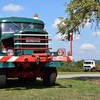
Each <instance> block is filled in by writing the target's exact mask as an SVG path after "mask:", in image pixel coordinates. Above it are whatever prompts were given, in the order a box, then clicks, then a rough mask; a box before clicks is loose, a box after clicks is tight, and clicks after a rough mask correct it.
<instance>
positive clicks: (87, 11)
mask: <svg viewBox="0 0 100 100" xmlns="http://www.w3.org/2000/svg"><path fill="white" fill-rule="evenodd" d="M66 5H67V8H66V10H65V12H66V13H68V16H67V18H63V17H60V18H59V19H60V21H61V22H60V23H59V24H58V33H60V34H61V35H64V36H65V37H64V38H66V39H67V37H68V32H69V30H71V31H73V32H75V33H80V29H81V28H84V27H85V25H86V23H87V22H89V23H92V24H94V22H96V26H95V27H96V28H98V29H100V0H70V3H69V4H66Z"/></svg>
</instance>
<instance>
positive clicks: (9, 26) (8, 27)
mask: <svg viewBox="0 0 100 100" xmlns="http://www.w3.org/2000/svg"><path fill="white" fill-rule="evenodd" d="M1 27H2V33H14V32H16V31H19V30H22V29H26V28H38V29H42V30H43V29H44V25H41V24H33V23H14V22H11V23H2V25H1Z"/></svg>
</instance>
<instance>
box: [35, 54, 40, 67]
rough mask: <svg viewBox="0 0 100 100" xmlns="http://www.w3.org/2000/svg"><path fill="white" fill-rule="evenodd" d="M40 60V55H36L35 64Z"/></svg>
mask: <svg viewBox="0 0 100 100" xmlns="http://www.w3.org/2000/svg"><path fill="white" fill-rule="evenodd" d="M39 62H40V57H39V56H36V64H37V65H38V64H39Z"/></svg>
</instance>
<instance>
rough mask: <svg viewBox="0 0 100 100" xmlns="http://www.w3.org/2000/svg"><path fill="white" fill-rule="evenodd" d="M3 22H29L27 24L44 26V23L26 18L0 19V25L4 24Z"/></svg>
mask: <svg viewBox="0 0 100 100" xmlns="http://www.w3.org/2000/svg"><path fill="white" fill-rule="evenodd" d="M2 22H27V23H36V24H44V22H43V21H41V20H39V19H32V18H26V17H5V18H0V23H2Z"/></svg>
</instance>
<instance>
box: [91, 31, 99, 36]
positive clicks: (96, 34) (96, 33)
mask: <svg viewBox="0 0 100 100" xmlns="http://www.w3.org/2000/svg"><path fill="white" fill-rule="evenodd" d="M92 35H93V36H100V32H93V33H92Z"/></svg>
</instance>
